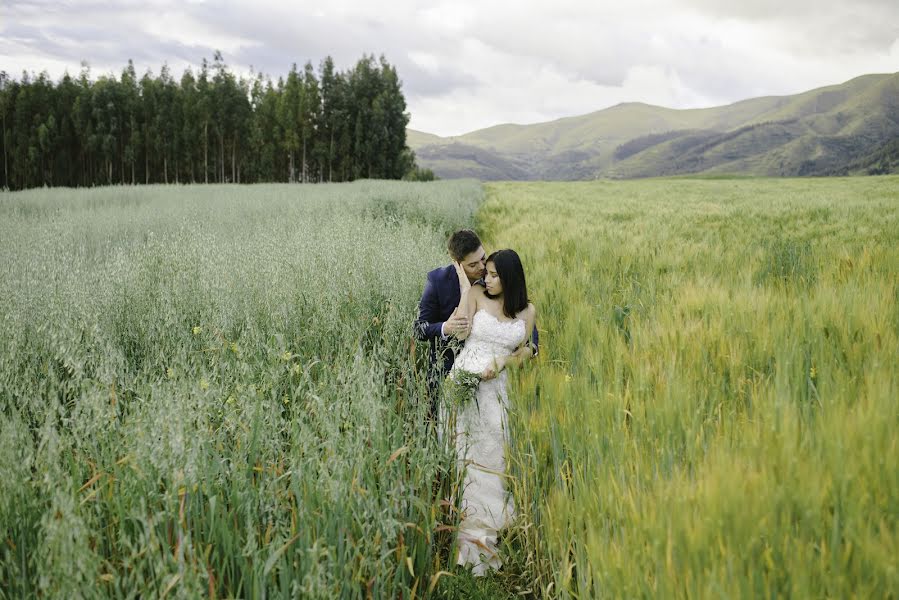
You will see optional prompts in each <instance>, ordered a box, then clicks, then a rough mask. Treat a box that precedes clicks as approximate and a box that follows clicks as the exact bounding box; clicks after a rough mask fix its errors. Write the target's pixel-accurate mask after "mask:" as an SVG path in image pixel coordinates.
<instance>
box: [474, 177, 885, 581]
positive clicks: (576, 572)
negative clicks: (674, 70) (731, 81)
mask: <svg viewBox="0 0 899 600" xmlns="http://www.w3.org/2000/svg"><path fill="white" fill-rule="evenodd" d="M479 215H480V228H481V229H482V231H484V233H485V237H486V239H487V241H488V243H489V245H490V247H491V248H501V247H512V248H516V249H519V250H520V252H521V254H522V257H523V260H524V262H525V269H526V272H527V276H528V278H529V280H528V281H529V286H530V289H531V296H532V299H533V301H534V302H535V303H536V305H537V307H538V309H539V311H540V313H539V318H538V322H539V325H540V329H541V342H542V344H541V354H542V356H541V358H540V361H539V367H538V368H531V369H528V370H527V371H525V372H522V373H521V376H520V377H519V378H517V382H518V385H517V388H516V393H515V394H514V400H513V402H514V404H515V406H516V409H515V415H514V419H513V423H514V442H513V448H512V462H513V464H514V465H515V466H516V479H515V495H516V499H517V501H518V503H519V504H520V505H521V506H522V508H523V509H524V511H525V512H524V515H523V518H522V521H521V523H520V524H519V528H518V530H517V532H516V534H515V535H514V536H513V539H514V540H515V542H516V544H515V546H514V548H515V560H516V563H517V564H518V565H519V569H520V570H522V571H527V572H530V573H531V577H532V579H533V580H534V581H535V586H536V587H537V588H538V589H542V590H544V591H545V592H546V594H547V595H554V596H558V597H562V598H568V597H579V598H590V597H609V598H636V597H658V598H677V597H715V598H758V597H781V596H783V597H794V598H823V597H833V598H838V597H839V598H847V597H859V598H889V597H893V598H895V597H897V595H899V567H897V564H899V563H897V562H896V557H897V556H899V531H897V520H899V468H897V465H899V436H897V435H896V432H897V431H899V403H897V399H899V178H895V177H892V178H870V179H822V180H808V179H804V180H752V179H750V180H746V179H741V180H726V179H723V180H688V179H683V180H680V179H676V180H648V181H634V182H614V183H613V182H595V183H572V184H550V183H535V184H495V185H490V186H489V187H488V194H487V201H486V203H485V205H484V207H483V208H482V210H481V212H480V213H479ZM522 565H523V566H522Z"/></svg>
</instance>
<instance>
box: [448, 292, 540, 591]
mask: <svg viewBox="0 0 899 600" xmlns="http://www.w3.org/2000/svg"><path fill="white" fill-rule="evenodd" d="M525 329H526V326H525V322H524V321H523V320H521V319H515V320H514V321H500V320H499V319H497V318H496V317H494V316H493V315H491V314H490V313H488V312H486V311H484V310H479V311H478V312H476V313H475V315H474V317H473V319H472V325H471V333H470V334H469V336H468V339H467V340H466V341H465V346H464V347H463V348H462V350H461V351H460V352H459V354H458V356H457V357H456V360H455V363H454V364H453V368H452V370H451V371H450V377H452V376H453V374H454V372H455V371H459V370H462V371H470V372H473V373H481V372H483V371H484V370H485V369H486V368H488V367H489V366H491V365H492V364H493V360H494V358H496V357H499V356H509V355H510V354H511V353H512V352H514V351H515V349H516V348H517V347H518V346H519V345H520V344H521V343H522V342H523V341H524V339H525V335H526V332H525ZM507 404H508V396H507V395H506V372H505V371H502V372H500V374H499V376H498V377H496V378H495V379H491V380H487V381H481V383H480V384H479V385H478V390H477V403H475V402H469V403H467V404H466V405H464V406H463V407H462V408H460V409H459V410H458V413H457V415H456V422H455V436H456V437H455V444H456V455H457V456H458V459H459V461H460V463H461V464H462V465H464V468H465V479H464V483H463V486H464V487H463V491H462V521H461V523H460V524H459V535H458V547H459V559H458V564H460V565H473V569H472V572H473V573H474V574H475V575H483V574H485V573H486V572H487V571H488V570H489V569H498V568H499V567H500V565H501V561H500V559H499V557H498V556H497V555H496V536H497V532H498V531H499V530H501V529H502V528H503V527H504V526H505V525H506V524H507V523H508V521H509V520H510V519H511V517H512V516H513V513H514V504H513V502H512V498H511V496H510V494H509V493H508V492H507V490H506V474H505V473H506V459H505V452H504V446H505V444H506V442H507V441H508V420H507V415H506V409H507Z"/></svg>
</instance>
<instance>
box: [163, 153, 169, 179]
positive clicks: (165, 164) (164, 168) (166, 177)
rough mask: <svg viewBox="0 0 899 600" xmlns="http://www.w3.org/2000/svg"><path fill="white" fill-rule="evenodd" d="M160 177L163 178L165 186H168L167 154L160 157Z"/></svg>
mask: <svg viewBox="0 0 899 600" xmlns="http://www.w3.org/2000/svg"><path fill="white" fill-rule="evenodd" d="M162 175H163V177H164V178H165V184H166V185H168V184H169V157H168V155H167V154H163V155H162Z"/></svg>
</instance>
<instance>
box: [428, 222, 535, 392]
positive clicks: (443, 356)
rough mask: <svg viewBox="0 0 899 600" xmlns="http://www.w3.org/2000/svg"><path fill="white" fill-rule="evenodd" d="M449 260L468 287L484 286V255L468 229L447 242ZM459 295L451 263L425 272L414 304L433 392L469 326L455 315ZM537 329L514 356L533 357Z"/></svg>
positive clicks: (450, 364)
mask: <svg viewBox="0 0 899 600" xmlns="http://www.w3.org/2000/svg"><path fill="white" fill-rule="evenodd" d="M447 250H449V255H450V258H452V259H453V262H458V263H459V264H461V265H462V269H463V270H464V271H465V274H466V275H467V276H468V281H470V282H471V284H472V285H484V276H485V275H486V274H487V264H486V261H487V253H486V252H484V246H482V245H481V240H480V238H478V235H477V234H476V233H475V232H474V231H472V230H471V229H462V230H459V231H457V232H455V233H454V234H453V235H451V236H450V238H449V241H448V242H447ZM460 298H461V292H460V291H459V276H458V275H457V274H456V268H455V267H454V266H453V265H452V264H451V265H449V266H446V267H440V268H439V269H434V270H433V271H431V272H430V273H428V279H427V282H426V283H425V290H424V292H423V293H422V295H421V301H420V302H419V303H418V320H417V321H416V322H415V333H416V337H418V339H420V340H422V341H424V340H427V341H428V342H429V346H430V348H429V352H430V372H429V374H428V375H429V377H428V379H429V382H428V383H429V386H430V387H431V389H432V390H433V389H435V388H436V387H437V385H439V383H440V382H441V381H442V380H443V378H444V377H446V375H447V374H448V373H449V370H450V368H452V366H453V361H454V360H455V358H456V355H455V350H456V348H458V347H459V346H461V341H459V340H458V339H457V337H458V335H459V334H461V333H464V332H466V331H468V329H469V327H470V326H471V323H470V321H469V319H468V317H466V316H464V315H460V314H457V313H456V312H455V310H456V307H457V306H459V300H460ZM537 339H538V338H537V328H536V327H535V328H534V331H533V335H532V337H531V343H530V344H528V345H526V346H525V347H524V348H522V349H520V350H517V351H516V353H527V355H528V356H536V355H537Z"/></svg>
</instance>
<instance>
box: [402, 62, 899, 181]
mask: <svg viewBox="0 0 899 600" xmlns="http://www.w3.org/2000/svg"><path fill="white" fill-rule="evenodd" d="M407 139H408V144H409V146H410V147H411V148H412V149H413V150H415V153H416V156H417V157H418V162H419V164H420V165H421V166H423V167H427V168H429V169H433V170H434V172H435V173H436V174H437V175H438V176H440V177H444V178H451V177H477V178H480V179H483V180H537V179H545V180H576V179H592V178H595V177H616V178H631V177H654V176H660V175H675V174H688V173H740V174H747V175H765V176H780V175H784V176H795V175H831V174H847V173H852V174H854V173H859V174H862V173H880V172H897V170H899V161H897V147H899V73H894V74H892V75H864V76H862V77H857V78H855V79H853V80H851V81H848V82H846V83H843V84H840V85H834V86H828V87H824V88H819V89H816V90H811V91H808V92H804V93H802V94H796V95H794V96H770V97H763V98H754V99H751V100H744V101H741V102H737V103H735V104H730V105H728V106H721V107H716V108H706V109H691V110H675V109H670V108H662V107H658V106H650V105H648V104H641V103H628V104H619V105H617V106H613V107H611V108H608V109H605V110H601V111H598V112H595V113H591V114H588V115H583V116H579V117H569V118H565V119H559V120H556V121H551V122H548V123H537V124H534V125H497V126H495V127H490V128H487V129H481V130H478V131H473V132H471V133H467V134H465V135H462V136H457V137H452V138H441V137H438V136H435V135H432V134H427V133H422V132H417V131H414V130H408V132H407Z"/></svg>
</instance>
